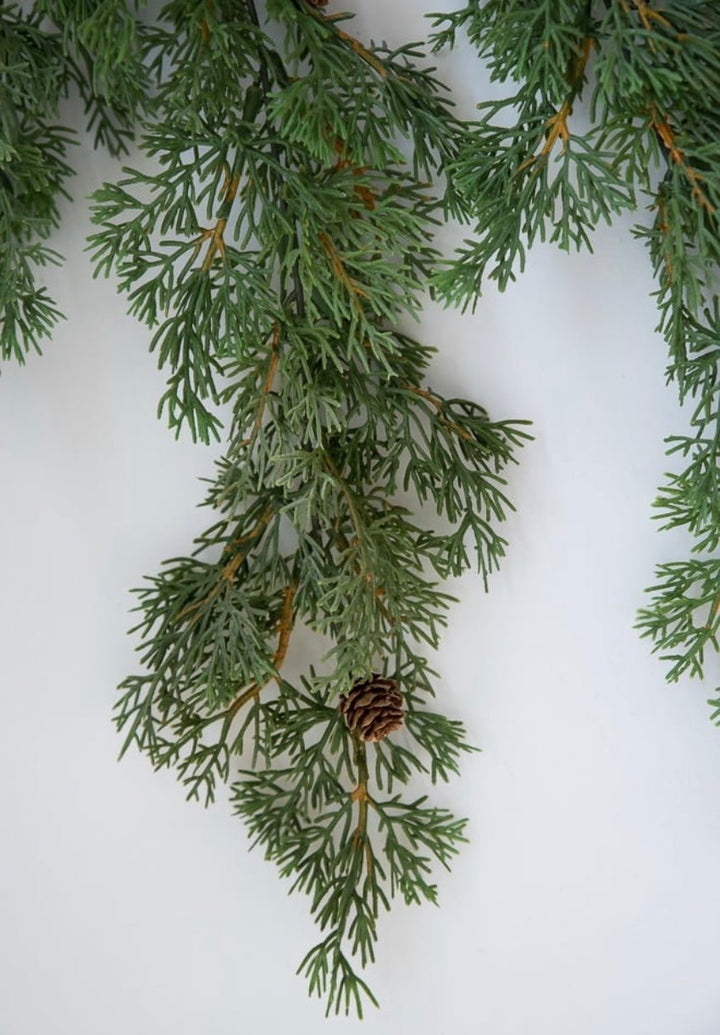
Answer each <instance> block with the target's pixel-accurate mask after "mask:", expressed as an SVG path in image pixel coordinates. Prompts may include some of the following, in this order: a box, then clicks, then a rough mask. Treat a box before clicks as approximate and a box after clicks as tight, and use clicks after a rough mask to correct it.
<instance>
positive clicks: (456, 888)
mask: <svg viewBox="0 0 720 1035" xmlns="http://www.w3.org/2000/svg"><path fill="white" fill-rule="evenodd" d="M355 6H357V7H358V8H364V11H363V13H362V14H361V15H360V16H359V17H358V29H361V30H362V31H363V32H365V33H368V34H372V35H373V36H375V37H376V38H383V37H386V38H388V39H390V40H393V41H396V42H401V41H402V40H405V39H408V38H411V37H419V36H421V35H422V34H423V33H424V32H425V26H424V24H423V20H422V17H421V16H422V13H423V11H429V10H432V9H435V10H437V9H439V8H443V9H448V10H449V9H450V8H451V7H453V6H457V4H454V3H453V2H452V0H443V2H441V0H423V2H422V3H417V2H414V0H395V2H394V3H393V4H374V3H370V2H365V3H362V2H360V0H358V2H357V4H356V5H355ZM441 66H442V68H443V70H444V73H445V75H446V77H447V78H448V79H449V80H450V81H452V83H453V85H454V87H455V89H456V91H457V93H458V96H459V97H460V98H461V100H462V102H463V104H464V105H465V108H466V110H468V111H469V110H470V108H471V104H472V102H473V101H474V100H475V99H479V98H480V97H482V95H483V91H484V89H485V87H484V84H483V74H482V72H481V69H480V67H479V65H478V64H477V62H476V61H475V59H474V58H473V57H472V56H471V55H470V53H469V52H467V53H466V52H461V53H457V54H456V55H455V56H454V57H453V59H452V62H447V61H442V62H441ZM77 161H78V166H79V167H81V168H82V172H81V173H80V175H78V177H77V178H76V179H75V180H74V182H73V185H72V186H73V191H74V194H75V196H76V198H77V199H78V203H77V204H76V205H75V206H73V207H69V206H68V207H67V208H66V212H65V223H64V230H63V232H62V234H61V235H60V238H59V242H58V245H59V247H60V249H61V250H62V251H63V252H64V253H65V254H66V255H67V256H68V262H67V264H66V266H65V267H64V269H63V270H61V271H59V272H53V273H52V275H51V276H50V277H49V280H50V282H51V287H52V290H53V291H54V292H55V294H56V296H57V298H58V299H59V301H60V303H61V305H62V308H63V310H64V311H65V313H66V314H67V317H68V319H67V321H66V322H64V323H63V324H62V326H61V327H60V328H59V330H58V332H57V334H56V335H55V339H54V341H53V342H52V344H50V345H48V347H47V349H46V354H45V355H44V357H43V358H42V359H32V360H31V361H30V362H29V363H28V365H27V367H26V368H25V369H16V368H14V367H10V368H6V369H5V370H4V372H3V375H2V378H0V484H1V485H2V507H1V508H0V564H1V570H2V578H3V587H2V593H1V594H0V630H1V632H0V636H1V638H2V654H1V661H0V675H1V677H2V678H1V685H0V701H1V711H0V815H1V816H2V823H3V831H2V833H3V837H2V851H1V852H0V887H2V894H1V896H0V1035H127V1033H128V1032H134V1033H137V1035H150V1033H153V1035H238V1033H240V1032H249V1031H252V1032H257V1033H271V1035H275V1033H278V1035H279V1033H282V1032H286V1031H292V1032H293V1033H294V1035H311V1033H317V1032H320V1031H323V1030H330V1029H329V1028H327V1029H325V1027H324V1025H325V1022H324V1021H323V1020H322V1008H321V1006H320V1004H319V1003H318V1002H317V1001H310V1000H308V999H307V998H306V992H305V986H304V984H303V983H302V981H301V980H300V979H298V978H295V977H294V976H293V971H294V968H295V966H296V965H297V962H298V960H299V959H300V958H301V956H302V955H303V953H304V952H305V950H306V949H307V947H308V946H309V945H310V944H312V942H313V939H314V934H315V932H314V930H313V928H312V926H311V924H310V922H309V920H308V918H307V914H306V903H305V902H304V901H303V899H302V898H287V897H286V887H285V886H284V885H283V884H282V883H281V882H280V881H279V880H278V879H277V877H276V875H275V872H274V870H273V869H272V868H271V867H270V866H268V865H267V864H266V863H265V862H264V861H263V860H262V858H261V856H260V855H259V854H257V853H252V854H248V852H247V841H246V838H245V835H244V831H243V828H242V826H241V825H240V823H239V822H238V820H236V819H234V818H232V816H231V815H230V814H229V810H228V809H227V808H225V807H224V806H223V804H220V805H218V806H216V807H215V808H213V809H211V810H209V811H207V812H205V811H203V810H202V809H201V808H200V807H198V806H196V805H190V804H186V803H185V801H184V797H183V793H182V791H181V789H180V787H179V785H177V784H176V783H175V781H174V778H173V777H172V776H171V775H168V774H163V775H156V774H154V773H153V772H152V771H151V769H150V767H149V765H148V764H147V762H146V761H145V759H143V758H141V757H139V756H135V755H133V756H132V757H129V758H127V759H126V760H125V761H124V762H123V763H122V764H121V765H118V764H117V763H116V761H115V757H116V753H117V750H118V747H119V742H118V738H117V736H116V735H115V733H114V731H113V728H112V726H111V723H110V711H111V706H112V702H113V700H114V687H115V686H116V684H117V683H118V681H119V680H120V679H121V678H122V677H123V676H124V675H125V674H126V673H127V672H128V671H130V670H131V669H132V668H133V666H134V658H133V654H132V642H131V641H130V640H129V639H128V638H126V637H125V635H124V630H125V628H126V627H127V626H128V624H129V618H128V614H127V611H128V608H129V606H130V603H131V598H130V596H129V594H128V592H127V591H128V589H129V588H130V587H131V586H133V585H136V584H137V583H138V580H139V578H140V577H141V576H142V575H143V574H145V573H151V572H153V571H154V570H155V569H156V567H157V565H158V563H159V562H160V561H161V560H162V559H163V558H165V557H167V556H172V555H173V554H175V553H178V552H182V551H185V550H186V549H187V547H188V544H189V541H190V538H191V536H192V534H193V533H194V532H195V531H197V530H199V529H200V528H201V527H202V526H203V523H204V515H203V514H202V512H198V511H196V510H195V509H194V504H195V503H196V502H197V501H198V500H199V499H200V497H201V495H202V488H201V486H200V485H199V483H198V481H197V479H198V478H199V477H200V476H203V475H207V474H209V472H210V467H211V460H212V453H211V451H209V450H207V449H204V448H202V447H195V446H193V445H191V444H190V443H189V442H188V441H181V442H180V443H177V442H175V441H174V440H173V439H172V437H171V435H170V434H169V432H168V431H167V430H166V428H165V427H164V425H163V424H162V423H161V422H158V421H157V420H156V419H155V415H154V411H155V405H156V401H157V399H158V397H159V395H160V394H161V390H162V383H163V379H162V377H161V376H160V375H159V374H158V373H157V371H156V370H155V361H154V359H153V358H151V357H150V356H149V355H148V353H147V350H146V342H147V334H146V331H145V330H144V329H143V328H142V327H140V326H138V325H136V324H135V322H134V321H133V320H132V319H130V318H128V317H127V316H125V314H124V304H123V302H122V301H121V300H119V299H118V297H117V296H116V295H115V293H114V290H113V287H112V285H110V284H107V283H104V282H103V283H92V282H91V280H90V271H89V264H88V259H87V256H86V255H85V253H84V251H83V242H84V236H85V234H86V232H87V231H88V216H87V207H86V205H85V203H84V201H83V198H84V196H85V195H87V193H88V192H89V191H90V190H92V189H93V188H94V187H95V186H96V185H97V184H98V183H99V182H100V180H101V179H102V177H103V176H112V175H114V174H115V172H116V168H115V166H114V164H113V163H112V162H110V161H109V160H108V159H107V158H106V157H103V156H100V155H93V154H91V153H89V152H88V151H87V150H85V151H84V152H83V153H82V154H78V155H77ZM458 239H459V234H457V233H455V232H454V231H453V232H448V233H447V234H446V235H445V237H444V241H446V242H447V244H448V246H450V244H451V243H452V242H453V241H457V240H458ZM652 286H653V285H652V283H651V278H650V273H649V268H648V261H647V258H646V255H645V252H644V249H643V247H642V246H641V245H639V244H638V243H637V242H634V241H633V240H632V239H631V238H630V236H629V234H628V228H627V226H626V225H620V224H618V225H617V226H615V227H614V228H612V229H610V230H604V231H603V232H600V233H599V234H598V235H597V236H596V252H595V255H594V256H588V255H583V256H581V257H577V256H571V257H567V256H564V255H562V254H559V253H558V252H556V251H554V250H552V249H549V248H537V249H536V250H535V251H534V252H533V254H532V255H531V258H530V263H529V268H528V271H527V273H526V274H525V276H524V277H523V278H522V279H521V280H520V282H519V283H518V284H517V286H515V287H513V288H512V289H511V290H510V291H508V292H507V294H506V295H505V296H497V295H496V294H495V293H494V292H493V291H488V293H487V295H486V296H485V298H484V299H483V301H482V303H481V305H480V306H479V308H478V311H477V313H476V315H474V316H472V315H466V316H461V315H458V314H457V313H454V312H445V311H442V310H440V309H439V308H436V307H434V306H432V305H429V306H428V308H427V311H426V313H425V315H424V318H423V323H422V335H423V337H424V338H425V339H426V340H428V341H434V342H435V343H437V344H438V345H439V346H440V355H439V357H438V360H437V364H436V367H435V371H434V375H433V378H434V384H435V385H436V386H437V387H438V389H439V390H441V391H444V392H450V393H457V394H466V395H469V396H471V397H474V398H476V399H478V400H480V401H482V402H483V403H485V404H486V405H488V406H489V408H490V409H491V412H492V413H493V415H497V416H498V417H509V416H523V417H531V418H532V419H533V420H534V422H535V428H534V431H535V435H536V441H535V443H534V444H533V445H532V446H531V447H530V448H528V449H527V450H526V452H525V455H524V457H523V463H522V466H521V467H519V468H518V469H517V470H516V471H514V472H513V473H512V484H511V492H512V497H513V498H514V499H515V501H516V502H517V505H518V511H517V514H516V516H514V517H513V519H512V521H511V522H510V523H509V526H508V529H507V532H508V536H509V538H510V540H511V550H510V554H509V557H508V559H507V561H506V563H505V565H504V567H503V570H502V572H501V573H500V574H499V575H497V576H496V577H494V579H493V581H492V586H491V593H490V595H489V596H485V594H484V593H483V591H482V586H481V583H480V581H479V580H478V579H477V578H475V577H472V576H468V577H466V578H464V579H463V580H461V581H460V582H459V583H457V584H455V586H454V587H453V589H454V591H456V592H457V593H458V594H459V596H460V598H461V602H460V603H459V604H458V605H457V606H456V607H455V610H454V612H453V616H452V624H451V628H450V630H449V632H448V634H447V636H446V639H445V643H444V647H443V651H442V653H441V655H440V657H439V659H438V665H439V667H440V669H441V671H442V673H443V674H444V677H445V682H444V686H443V690H442V693H443V703H444V705H445V706H446V708H447V710H448V711H449V712H451V713H453V714H456V715H460V716H463V717H464V718H465V719H466V721H467V724H468V727H469V730H470V733H471V737H472V739H473V740H474V741H475V742H476V743H479V744H480V745H481V746H482V748H483V753H482V754H480V755H477V756H474V757H472V758H471V759H470V760H469V761H468V762H467V763H466V764H465V768H464V775H463V778H462V780H460V781H456V782H455V783H454V784H453V785H451V786H449V787H447V788H441V789H439V791H438V792H437V799H438V800H440V801H442V802H443V803H446V804H448V805H450V806H451V807H453V808H455V809H456V810H457V811H458V812H460V813H463V814H466V815H469V816H470V818H471V837H472V842H471V844H470V845H469V846H468V847H467V848H466V849H465V851H464V853H463V854H462V856H461V857H460V859H459V861H458V863H457V865H456V866H455V869H454V872H453V873H452V875H442V876H441V877H440V886H441V907H440V908H439V909H437V910H433V909H431V908H429V907H428V908H424V909H420V910H418V909H415V910H410V909H405V908H403V907H402V906H400V905H398V907H397V908H396V909H395V911H394V912H393V913H392V915H391V916H390V917H389V918H387V919H386V920H384V921H383V923H382V930H381V944H380V951H379V960H378V964H377V966H376V967H375V968H374V969H373V970H372V972H371V973H370V975H369V976H370V979H371V983H372V985H373V987H374V988H375V990H376V992H377V993H378V995H379V997H380V999H381V1001H382V1010H381V1011H380V1012H373V1013H372V1014H371V1015H370V1016H369V1017H368V1019H367V1020H366V1021H365V1022H364V1028H363V1030H364V1031H365V1032H367V1033H368V1035H370V1033H372V1035H386V1033H391V1032H392V1033H394V1035H395V1033H400V1035H403V1033H405V1032H411V1031H412V1032H416V1033H418V1035H450V1033H453V1035H470V1033H475V1032H482V1033H486V1035H679V1033H682V1035H711V1033H714V1032H716V1031H717V1025H718V1023H719V1020H720V987H719V986H718V981H717V958H718V950H719V949H720V881H718V874H719V873H720V818H719V817H718V808H717V802H718V796H719V792H720V731H716V730H715V729H714V728H713V727H712V726H711V724H710V723H709V722H708V717H707V716H708V709H707V706H706V705H705V703H704V702H705V698H706V697H707V696H709V694H708V690H709V689H711V688H712V686H713V685H714V682H710V683H709V684H708V686H707V687H705V688H703V687H701V686H698V685H696V684H692V685H691V684H681V685H679V686H675V687H668V686H667V685H666V684H665V683H664V681H663V675H664V673H663V667H662V665H661V664H660V663H659V662H658V661H656V660H652V659H651V658H650V657H649V655H648V650H647V647H646V645H645V644H643V643H641V642H640V641H639V640H638V638H637V635H636V633H635V632H634V631H633V629H632V624H633V619H634V613H635V610H636V608H637V607H638V605H639V604H640V603H641V601H642V593H641V590H642V587H643V586H644V585H647V584H648V583H649V582H650V580H651V573H652V567H653V564H654V562H656V561H658V560H663V559H670V558H674V557H676V556H679V555H681V554H682V551H683V549H684V547H685V544H684V542H683V539H682V537H681V536H674V537H673V536H669V535H667V534H666V535H659V534H657V532H656V531H655V528H654V526H653V525H652V523H651V521H650V517H649V513H650V509H649V508H650V503H651V500H652V498H653V493H654V490H655V486H656V484H657V482H658V481H659V478H660V476H661V473H662V471H663V469H664V467H665V463H666V461H665V460H664V457H663V447H662V438H663V436H664V435H666V434H668V433H669V432H671V431H672V430H677V429H678V428H679V427H680V426H681V422H680V417H679V414H678V412H677V406H676V401H675V398H674V395H673V393H672V391H666V390H665V388H664V368H665V355H664V346H663V343H662V341H661V340H660V339H659V338H658V337H657V336H656V335H654V333H653V330H652V328H653V327H654V324H655V319H656V317H655V312H654V308H653V303H652V301H651V300H650V298H649V297H648V296H649V292H650V291H651V290H652ZM710 668H711V669H712V670H713V675H712V676H711V679H712V680H715V681H717V680H716V675H717V664H716V662H715V659H712V661H711V662H710ZM329 1023H331V1024H332V1026H333V1030H342V1031H343V1032H345V1031H347V1032H351V1031H359V1030H360V1025H359V1023H358V1022H356V1021H352V1020H350V1021H345V1020H340V1021H334V1022H329Z"/></svg>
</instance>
